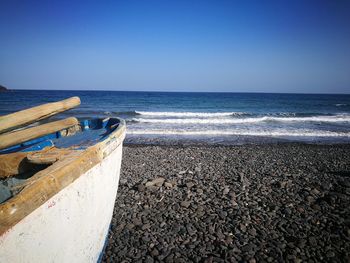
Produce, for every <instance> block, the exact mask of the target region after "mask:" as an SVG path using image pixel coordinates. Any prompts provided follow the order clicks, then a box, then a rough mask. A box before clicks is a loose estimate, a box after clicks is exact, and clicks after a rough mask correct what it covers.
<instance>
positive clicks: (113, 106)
mask: <svg viewBox="0 0 350 263" xmlns="http://www.w3.org/2000/svg"><path fill="white" fill-rule="evenodd" d="M71 96H79V97H80V98H81V102H82V103H81V106H80V107H78V108H76V109H73V110H70V111H67V112H65V113H61V114H59V115H58V116H56V117H55V118H64V117H67V116H76V117H78V118H93V117H121V118H124V119H125V120H126V123H127V137H126V142H129V143H167V142H170V143H174V142H175V143H188V142H190V143H191V142H199V143H213V144H240V143H247V142H249V143H250V142H252V143H270V142H284V141H289V142H290V141H292V142H309V143H349V142H350V95H336V94H269V93H184V92H181V93H180V92H176V93H170V92H123V91H65V90H62V91H46V90H41V91H39V90H35V91H34V90H12V91H9V92H2V93H0V115H5V114H8V113H11V112H14V111H18V110H22V109H25V108H28V107H32V106H35V105H38V104H42V103H47V102H53V101H58V100H62V99H65V98H68V97H71Z"/></svg>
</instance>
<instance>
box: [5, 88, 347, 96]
mask: <svg viewBox="0 0 350 263" xmlns="http://www.w3.org/2000/svg"><path fill="white" fill-rule="evenodd" d="M12 90H21V91H91V92H94V91H95V92H96V91H97V92H98V91H102V92H103V91H109V92H111V91H115V92H139V93H140V92H151V93H156V92H159V93H160V92H161V93H247V94H296V95H298V94H300V95H305V94H308V95H350V93H326V92H325V93H313V92H312V93H307V92H268V91H160V90H109V89H103V90H90V89H7V91H12ZM5 92H6V91H5Z"/></svg>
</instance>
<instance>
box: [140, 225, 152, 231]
mask: <svg viewBox="0 0 350 263" xmlns="http://www.w3.org/2000/svg"><path fill="white" fill-rule="evenodd" d="M149 228H151V224H145V225H143V226H142V227H141V229H142V230H146V229H149Z"/></svg>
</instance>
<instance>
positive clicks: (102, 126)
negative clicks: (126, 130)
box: [0, 118, 120, 154]
mask: <svg viewBox="0 0 350 263" xmlns="http://www.w3.org/2000/svg"><path fill="white" fill-rule="evenodd" d="M119 123H120V120H119V119H117V118H109V119H90V120H82V121H81V122H80V125H81V128H82V131H80V132H77V133H76V134H74V135H71V136H61V133H60V132H55V133H51V134H48V135H45V136H42V137H39V138H37V139H33V140H30V141H27V142H24V143H21V144H17V145H14V146H12V147H9V148H6V149H3V150H0V154H5V153H13V152H30V151H40V150H42V149H44V148H45V147H48V146H55V147H57V148H68V147H72V146H74V147H76V149H86V148H87V147H89V146H92V145H94V144H96V143H98V142H100V141H103V140H104V139H105V138H106V137H107V136H108V135H109V134H110V133H111V132H112V131H114V130H115V129H117V128H118V125H116V124H119Z"/></svg>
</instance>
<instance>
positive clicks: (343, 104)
mask: <svg viewBox="0 0 350 263" xmlns="http://www.w3.org/2000/svg"><path fill="white" fill-rule="evenodd" d="M346 105H347V104H345V103H338V104H335V106H337V107H341V106H346Z"/></svg>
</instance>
